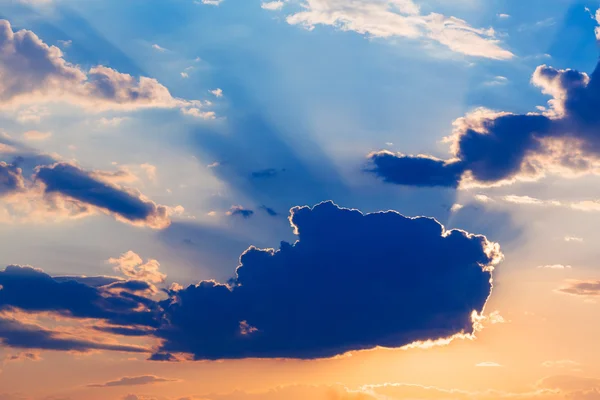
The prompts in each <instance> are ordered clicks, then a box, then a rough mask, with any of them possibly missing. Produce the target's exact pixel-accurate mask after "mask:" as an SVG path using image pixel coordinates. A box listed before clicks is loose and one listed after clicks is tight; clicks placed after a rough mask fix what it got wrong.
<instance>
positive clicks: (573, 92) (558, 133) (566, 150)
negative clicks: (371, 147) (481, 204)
mask: <svg viewBox="0 0 600 400" xmlns="http://www.w3.org/2000/svg"><path fill="white" fill-rule="evenodd" d="M531 81H532V83H533V84H534V85H536V86H537V87H539V88H541V90H542V92H543V93H545V94H548V95H551V96H552V99H551V100H550V101H549V105H550V109H549V110H548V111H546V112H545V113H543V114H539V113H529V114H511V113H507V112H500V113H499V112H492V111H490V110H485V109H478V110H476V111H474V112H472V113H470V114H468V115H467V116H465V117H463V118H460V119H458V120H457V121H455V123H454V126H455V131H454V134H453V135H452V136H451V137H450V138H447V141H448V142H450V143H451V156H450V157H449V159H448V160H439V159H434V158H430V157H424V156H418V157H415V156H406V155H402V154H392V153H389V152H387V151H381V152H376V153H373V154H371V155H370V156H369V159H370V162H371V164H372V167H371V168H370V170H371V171H372V172H374V173H375V174H377V175H378V176H379V177H381V178H382V179H383V180H385V181H387V182H391V183H396V184H401V185H413V186H446V187H457V186H459V185H460V186H461V187H469V186H472V185H477V186H492V185H500V184H508V183H512V182H514V181H515V180H536V179H539V178H540V177H543V176H544V175H545V174H547V173H554V174H559V175H562V176H579V175H581V174H585V173H598V172H600V157H599V156H600V137H599V136H598V134H597V132H598V129H599V128H600V116H599V114H598V113H597V109H598V108H599V107H600V68H599V67H597V68H596V71H595V72H594V73H593V74H592V75H591V77H590V76H588V75H587V74H585V73H581V72H578V71H574V70H570V69H565V70H560V69H556V68H553V67H549V66H546V65H542V66H539V67H538V68H537V69H536V70H535V72H534V74H533V77H532V80H531Z"/></svg>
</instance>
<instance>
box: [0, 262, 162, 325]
mask: <svg viewBox="0 0 600 400" xmlns="http://www.w3.org/2000/svg"><path fill="white" fill-rule="evenodd" d="M123 283H125V282H123ZM117 284H120V282H119V283H112V284H110V285H108V286H102V287H92V286H88V285H86V284H84V283H81V282H77V281H75V280H65V279H64V278H62V279H59V280H55V279H54V278H52V277H51V276H50V275H48V274H46V273H44V272H42V271H40V270H37V269H33V268H31V267H21V266H17V265H11V266H8V267H6V268H5V269H4V271H0V287H2V289H1V290H0V310H3V309H12V308H18V309H21V310H25V311H29V312H55V313H58V314H61V315H64V316H69V317H74V318H98V319H104V320H106V321H108V322H110V323H113V324H117V325H126V326H130V325H142V326H150V327H151V326H155V325H156V315H157V307H156V306H155V304H154V302H152V301H151V300H149V299H146V298H144V297H141V296H136V295H135V294H132V293H128V292H127V291H126V289H127V287H124V286H123V285H121V289H122V290H120V291H119V290H117V287H115V286H114V285H117ZM132 286H134V287H135V288H139V287H138V286H139V285H137V284H136V283H135V282H134V283H133V284H132ZM140 308H143V309H144V310H146V311H139V310H140Z"/></svg>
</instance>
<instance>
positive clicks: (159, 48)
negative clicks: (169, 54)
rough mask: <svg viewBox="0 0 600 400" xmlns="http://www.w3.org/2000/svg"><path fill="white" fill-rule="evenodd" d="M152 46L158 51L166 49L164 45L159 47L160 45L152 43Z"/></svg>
mask: <svg viewBox="0 0 600 400" xmlns="http://www.w3.org/2000/svg"><path fill="white" fill-rule="evenodd" d="M152 48H153V49H154V50H157V51H160V52H165V51H167V49H165V48H164V47H161V46H159V45H157V44H156V43H155V44H153V45H152Z"/></svg>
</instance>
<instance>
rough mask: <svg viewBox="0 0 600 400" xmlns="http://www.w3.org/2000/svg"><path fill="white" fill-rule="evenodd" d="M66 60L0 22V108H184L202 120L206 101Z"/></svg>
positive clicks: (56, 50) (34, 38) (145, 79)
mask: <svg viewBox="0 0 600 400" xmlns="http://www.w3.org/2000/svg"><path fill="white" fill-rule="evenodd" d="M63 56H64V55H63V53H62V51H61V50H60V49H59V48H58V47H56V46H48V45H47V44H46V43H44V42H43V41H42V40H41V39H40V38H39V37H38V36H37V35H36V34H35V33H33V32H32V31H28V30H20V31H18V32H14V31H13V30H12V27H11V24H10V22H9V21H7V20H0V75H1V76H2V77H3V79H2V82H1V83H0V108H5V109H15V108H17V109H18V108H19V107H22V106H29V105H35V104H39V103H54V102H66V103H70V104H73V105H75V106H78V107H82V108H84V109H86V110H87V111H92V112H98V111H105V110H123V111H128V110H129V111H131V110H137V109H141V108H179V109H181V110H182V111H184V112H185V113H186V114H188V115H194V116H202V113H200V112H199V109H200V108H202V107H203V106H204V103H202V102H200V101H198V100H184V99H179V98H175V97H173V96H172V95H171V93H170V92H169V90H168V89H167V88H166V87H165V86H163V85H162V84H160V83H159V82H158V81H157V80H156V79H152V78H148V77H143V76H142V77H139V78H135V77H133V76H131V75H128V74H124V73H121V72H118V71H116V70H114V69H111V68H108V67H105V66H102V65H98V66H95V67H92V68H90V69H89V70H88V71H84V70H82V69H81V68H80V67H79V66H76V65H73V64H71V63H69V62H68V61H66V60H65V59H64V57H63ZM192 110H197V111H196V112H194V111H192Z"/></svg>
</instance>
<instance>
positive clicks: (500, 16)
mask: <svg viewBox="0 0 600 400" xmlns="http://www.w3.org/2000/svg"><path fill="white" fill-rule="evenodd" d="M498 18H502V19H506V18H510V15H509V14H498Z"/></svg>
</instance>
